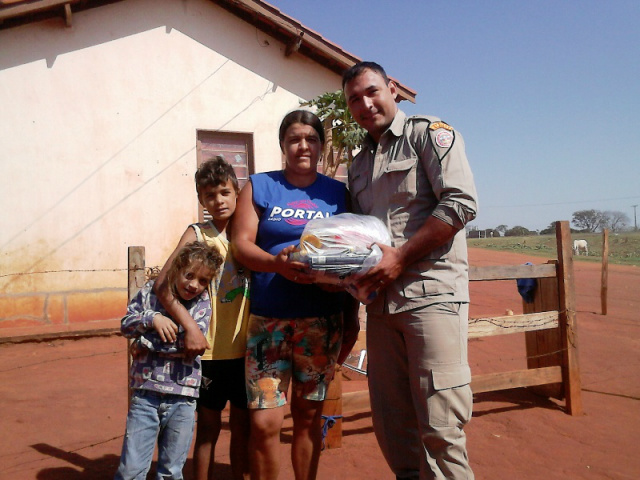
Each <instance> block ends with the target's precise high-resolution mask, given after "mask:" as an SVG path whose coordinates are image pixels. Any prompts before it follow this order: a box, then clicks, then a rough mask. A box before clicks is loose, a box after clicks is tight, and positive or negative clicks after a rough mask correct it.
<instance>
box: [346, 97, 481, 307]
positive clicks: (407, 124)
mask: <svg viewBox="0 0 640 480" xmlns="http://www.w3.org/2000/svg"><path fill="white" fill-rule="evenodd" d="M349 190H350V192H351V197H352V201H353V208H354V211H355V212H356V213H362V214H366V215H373V216H375V217H377V218H379V219H380V220H382V222H383V223H384V224H385V225H386V226H387V228H388V229H389V232H390V234H391V242H392V246H393V247H400V246H402V245H403V244H404V243H405V242H407V241H408V240H409V238H411V236H412V235H414V234H415V233H416V232H417V231H418V230H419V229H420V227H422V225H423V224H424V223H425V221H426V220H427V218H429V217H430V216H431V215H433V216H434V217H436V218H438V219H439V220H441V221H443V222H446V223H448V224H449V225H452V226H453V227H455V228H457V229H459V231H458V233H457V234H456V235H455V236H454V237H453V238H452V239H451V240H450V241H449V242H447V243H446V244H445V245H442V246H441V247H439V248H437V249H436V250H434V251H431V252H428V253H426V254H425V256H424V257H422V258H421V259H420V260H418V261H416V262H414V263H413V264H411V265H410V266H409V267H408V268H407V269H406V270H405V271H404V272H403V273H402V274H401V275H400V276H399V277H398V278H397V279H396V280H395V281H394V282H393V283H392V284H390V285H389V286H388V287H387V288H386V289H385V290H384V291H382V292H379V295H378V297H377V299H376V300H375V301H374V302H373V303H371V304H370V305H368V306H367V311H368V312H371V313H378V314H383V313H397V312H402V311H406V310H411V309H414V308H419V307H423V306H427V305H430V304H434V303H441V302H469V275H468V261H467V243H466V233H465V229H464V226H465V225H466V224H467V223H468V222H470V221H471V220H473V219H474V218H475V216H476V212H477V200H476V198H477V194H476V188H475V184H474V181H473V174H472V173H471V169H470V167H469V163H468V161H467V156H466V153H465V149H464V141H463V139H462V136H461V135H460V134H459V133H458V132H456V131H455V130H454V129H453V128H452V127H450V126H449V125H447V124H446V123H444V122H442V121H440V120H439V119H437V118H435V117H423V116H419V117H409V118H407V116H406V115H405V114H404V113H403V112H402V111H400V110H398V112H397V114H396V116H395V118H394V120H393V122H392V123H391V125H390V126H389V128H388V129H387V130H386V131H385V132H384V133H383V135H382V136H381V137H380V142H379V143H378V144H377V145H376V144H375V142H374V141H373V139H372V138H371V137H369V136H367V138H366V140H365V143H364V145H363V148H362V150H361V152H360V153H359V154H358V155H357V156H356V158H355V159H354V161H353V163H352V165H351V167H350V168H349Z"/></svg>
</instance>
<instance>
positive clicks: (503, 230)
mask: <svg viewBox="0 0 640 480" xmlns="http://www.w3.org/2000/svg"><path fill="white" fill-rule="evenodd" d="M508 228H509V227H507V226H506V225H498V226H497V227H496V228H495V230H496V231H497V232H500V233H501V234H502V235H504V232H506V231H507V230H508Z"/></svg>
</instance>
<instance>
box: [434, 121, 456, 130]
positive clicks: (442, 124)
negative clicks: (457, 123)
mask: <svg viewBox="0 0 640 480" xmlns="http://www.w3.org/2000/svg"><path fill="white" fill-rule="evenodd" d="M429 128H430V129H431V130H438V129H439V128H444V129H445V130H449V131H452V130H453V127H452V126H451V125H449V124H448V123H446V122H442V121H439V122H433V123H432V124H431V125H429Z"/></svg>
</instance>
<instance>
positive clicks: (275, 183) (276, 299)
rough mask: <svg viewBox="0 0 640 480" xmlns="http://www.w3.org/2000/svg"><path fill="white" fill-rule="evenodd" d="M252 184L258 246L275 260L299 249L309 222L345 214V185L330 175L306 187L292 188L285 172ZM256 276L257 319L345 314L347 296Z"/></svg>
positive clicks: (253, 178)
mask: <svg viewBox="0 0 640 480" xmlns="http://www.w3.org/2000/svg"><path fill="white" fill-rule="evenodd" d="M250 180H251V184H252V187H253V201H254V204H255V205H256V207H257V208H258V211H259V217H260V218H259V223H258V233H257V239H256V243H257V245H258V246H259V247H260V248H262V249H263V250H265V251H266V252H269V253H271V254H273V255H276V254H278V253H279V252H280V251H281V250H282V249H283V248H285V247H288V246H289V245H298V244H299V243H300V236H301V235H302V231H303V230H304V227H305V225H306V224H307V222H309V220H312V219H314V218H321V217H329V216H332V215H337V214H339V213H344V212H346V208H347V206H346V199H347V189H346V185H345V184H343V183H342V182H339V181H337V180H334V179H332V178H329V177H327V176H325V175H321V174H318V176H317V178H316V181H315V182H314V183H313V184H311V185H309V186H308V187H305V188H298V187H295V186H293V185H291V184H290V183H289V182H287V180H286V179H285V176H284V173H283V172H282V171H275V172H267V173H258V174H255V175H252V176H251V177H250ZM252 275H253V278H252V284H251V313H253V314H255V315H260V316H263V317H276V318H294V317H318V316H324V315H330V314H333V313H337V312H339V311H340V310H342V304H343V301H344V295H345V294H344V293H330V292H325V291H324V290H322V289H321V288H319V287H318V286H317V285H303V284H299V283H295V282H291V281H289V280H287V279H286V278H284V277H283V276H281V275H279V274H276V273H268V272H253V274H252Z"/></svg>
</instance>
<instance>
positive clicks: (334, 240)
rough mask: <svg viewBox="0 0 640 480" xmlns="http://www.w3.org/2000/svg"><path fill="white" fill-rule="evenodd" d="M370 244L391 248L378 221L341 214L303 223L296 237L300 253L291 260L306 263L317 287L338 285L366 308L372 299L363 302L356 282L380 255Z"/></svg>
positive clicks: (368, 216) (383, 228) (360, 216)
mask: <svg viewBox="0 0 640 480" xmlns="http://www.w3.org/2000/svg"><path fill="white" fill-rule="evenodd" d="M374 243H380V244H384V245H390V244H391V239H390V237H389V232H388V231H387V229H386V227H385V226H384V224H383V223H382V222H381V221H380V220H378V219H377V218H376V217H372V216H370V215H356V214H353V213H341V214H339V215H334V216H333V217H328V218H319V219H314V220H311V221H310V222H309V223H307V225H306V226H305V229H304V231H303V232H302V236H301V237H300V251H299V252H297V253H295V254H293V256H292V257H293V258H295V259H296V260H298V261H301V262H304V263H306V264H307V265H308V266H309V267H310V269H311V270H312V271H314V272H315V273H316V274H317V276H316V281H317V282H318V283H331V284H336V285H341V286H343V287H345V288H346V289H347V290H348V291H349V292H350V293H351V294H352V295H353V296H354V297H355V298H357V299H358V300H360V301H361V302H362V303H364V304H367V303H371V301H373V299H374V298H375V295H373V296H370V298H364V292H360V291H359V290H358V288H357V287H356V281H357V279H358V276H359V275H362V274H363V273H365V272H366V271H368V270H369V269H370V268H371V267H373V266H374V265H376V264H377V263H378V262H379V261H380V259H381V258H382V251H381V250H380V248H378V246H377V245H373V244H374Z"/></svg>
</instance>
